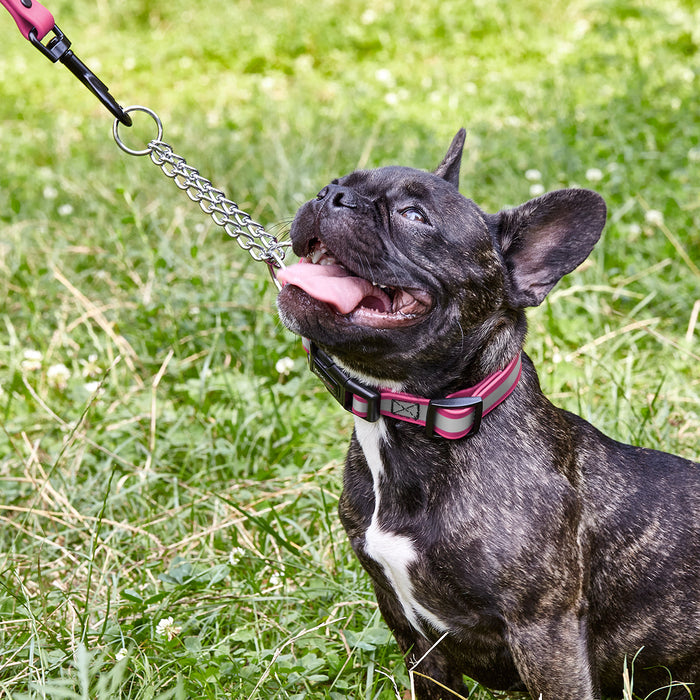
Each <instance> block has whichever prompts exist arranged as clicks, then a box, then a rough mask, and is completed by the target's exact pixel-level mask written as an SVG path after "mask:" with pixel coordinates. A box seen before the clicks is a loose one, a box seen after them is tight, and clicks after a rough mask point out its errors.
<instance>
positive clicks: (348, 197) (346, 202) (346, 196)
mask: <svg viewBox="0 0 700 700" xmlns="http://www.w3.org/2000/svg"><path fill="white" fill-rule="evenodd" d="M316 199H318V200H320V201H326V202H328V203H329V204H330V205H331V206H333V207H338V208H340V207H345V208H347V209H354V208H355V207H356V206H357V197H356V196H355V193H354V192H353V191H352V190H351V189H350V188H348V187H343V186H342V185H327V186H326V187H324V188H323V189H322V190H321V191H320V192H319V193H318V194H317V195H316Z"/></svg>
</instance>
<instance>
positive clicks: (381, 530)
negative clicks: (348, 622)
mask: <svg viewBox="0 0 700 700" xmlns="http://www.w3.org/2000/svg"><path fill="white" fill-rule="evenodd" d="M355 434H356V436H357V440H358V442H359V443H360V446H361V448H362V451H363V453H364V456H365V460H366V461H367V465H368V467H369V469H370V472H371V473H372V481H373V487H374V512H373V514H372V520H371V522H370V525H369V527H368V528H367V530H366V531H365V535H364V543H363V550H364V553H365V555H366V556H368V557H369V558H370V559H372V560H373V561H374V562H376V563H377V564H378V565H379V566H380V567H381V568H382V570H383V573H384V576H385V577H386V579H387V581H388V582H389V584H390V585H391V587H392V589H393V591H394V594H395V595H396V597H397V599H398V601H399V603H400V605H401V607H402V608H403V611H404V614H405V616H406V619H407V620H408V621H409V622H410V623H411V625H412V626H413V627H414V628H415V629H416V630H418V631H419V632H421V633H423V625H422V624H421V621H425V622H428V623H430V625H431V626H432V627H433V628H435V629H436V630H438V631H441V632H446V631H447V630H448V629H449V627H448V625H447V624H446V623H445V622H444V621H443V620H441V619H440V618H439V617H438V616H437V615H435V614H434V613H433V612H431V611H430V610H428V609H427V608H426V607H425V606H424V605H423V604H421V602H420V601H419V600H418V598H417V596H416V594H415V588H414V585H413V582H412V572H413V573H414V572H415V569H416V568H417V567H418V566H419V565H420V552H419V551H418V549H417V548H416V547H415V545H414V542H413V540H412V539H411V538H410V537H407V536H405V535H400V534H397V533H394V532H391V531H390V530H389V529H387V527H386V526H383V525H381V524H380V523H381V513H382V508H383V503H382V480H383V477H384V463H383V460H382V455H381V444H382V442H383V441H384V439H385V436H384V425H383V421H382V420H380V421H378V422H376V423H368V422H366V421H363V420H361V419H357V420H356V424H355Z"/></svg>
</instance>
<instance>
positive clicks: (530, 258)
mask: <svg viewBox="0 0 700 700" xmlns="http://www.w3.org/2000/svg"><path fill="white" fill-rule="evenodd" d="M605 216H606V207H605V201H604V200H603V198H602V197H601V196H600V195H599V194H597V193H595V192H591V191H590V190H558V191H556V192H549V193H547V194H545V195H542V196H541V197H538V198H537V199H533V200H531V201H529V202H526V203H525V204H521V205H520V206H519V207H516V208H515V209H508V210H505V211H502V212H499V213H498V214H495V215H493V216H489V217H488V220H489V227H490V228H491V230H492V231H493V233H494V235H495V237H496V240H497V241H498V243H499V244H500V248H501V253H502V254H503V260H504V262H505V264H506V267H507V269H508V273H509V274H508V276H509V282H510V285H509V286H510V290H509V301H510V303H511V304H513V306H515V307H518V308H524V307H526V306H538V305H539V304H541V303H542V301H543V300H544V298H545V297H546V296H547V294H548V293H549V290H550V289H552V287H553V286H554V285H555V284H556V283H557V282H558V281H559V280H560V279H561V278H562V277H563V276H564V275H566V274H568V273H569V272H571V271H572V270H574V269H575V268H577V267H578V266H579V265H580V264H581V263H582V262H583V261H584V260H585V259H586V258H587V257H588V255H589V254H590V252H591V251H592V250H593V246H594V245H595V244H596V243H597V242H598V239H599V238H600V234H601V231H602V230H603V226H605Z"/></svg>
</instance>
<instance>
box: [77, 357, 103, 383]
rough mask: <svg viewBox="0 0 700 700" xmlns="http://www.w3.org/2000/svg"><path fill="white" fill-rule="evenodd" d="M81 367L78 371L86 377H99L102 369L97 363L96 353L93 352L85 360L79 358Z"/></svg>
mask: <svg viewBox="0 0 700 700" xmlns="http://www.w3.org/2000/svg"><path fill="white" fill-rule="evenodd" d="M80 364H81V366H82V369H81V370H80V373H81V374H82V375H83V377H85V379H87V378H88V377H99V376H100V374H102V369H101V368H100V366H99V365H98V364H97V355H95V354H94V353H93V354H92V355H90V356H89V357H88V359H87V360H80Z"/></svg>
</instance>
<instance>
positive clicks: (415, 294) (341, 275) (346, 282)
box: [277, 239, 432, 328]
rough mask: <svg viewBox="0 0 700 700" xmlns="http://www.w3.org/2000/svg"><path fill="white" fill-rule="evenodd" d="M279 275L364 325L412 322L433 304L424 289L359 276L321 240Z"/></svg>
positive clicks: (354, 321) (376, 326)
mask: <svg viewBox="0 0 700 700" xmlns="http://www.w3.org/2000/svg"><path fill="white" fill-rule="evenodd" d="M277 277H278V279H279V281H280V282H281V283H282V284H283V285H287V284H292V285H294V286H296V287H299V288H300V289H302V290H303V291H305V292H306V293H307V294H308V295H309V296H310V297H313V298H314V299H317V300H318V301H322V302H325V303H326V304H329V305H330V306H332V307H333V308H334V309H335V310H336V311H337V312H338V313H340V314H342V315H343V316H348V317H349V318H350V320H351V321H352V322H353V323H355V324H357V325H361V326H371V327H373V328H395V327H399V326H405V325H410V324H412V323H415V322H416V321H417V320H419V319H420V318H421V317H422V316H423V315H425V314H426V313H427V312H428V311H429V310H430V307H431V304H432V301H431V298H430V296H429V295H428V294H427V293H426V292H424V291H422V290H417V289H410V290H408V289H400V288H398V287H389V286H386V285H382V284H377V283H374V282H370V281H369V280H366V279H364V278H362V277H358V276H357V275H355V274H354V273H353V272H351V271H350V270H348V269H347V268H346V267H345V266H344V265H343V264H342V263H340V262H339V261H338V260H337V258H336V257H335V255H334V254H333V253H332V252H330V251H329V250H328V249H327V248H326V246H325V245H324V244H323V243H322V242H321V241H319V240H318V239H315V240H314V241H312V242H311V246H310V252H309V254H308V255H307V256H306V257H305V258H302V259H301V261H300V262H298V263H297V264H296V265H291V266H289V267H286V268H284V269H283V270H280V272H279V273H278V275H277Z"/></svg>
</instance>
